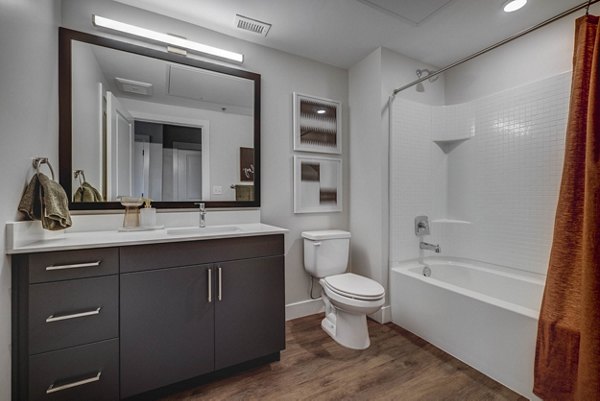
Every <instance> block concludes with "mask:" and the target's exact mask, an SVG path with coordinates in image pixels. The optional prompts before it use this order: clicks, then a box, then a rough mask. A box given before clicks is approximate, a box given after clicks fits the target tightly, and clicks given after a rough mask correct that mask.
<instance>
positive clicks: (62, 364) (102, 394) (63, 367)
mask: <svg viewBox="0 0 600 401" xmlns="http://www.w3.org/2000/svg"><path fill="white" fill-rule="evenodd" d="M118 369H119V341H118V340H109V341H102V342H99V343H94V344H89V345H84V346H80V347H73V348H68V349H64V350H60V351H52V352H45V353H43V354H38V355H33V356H31V357H29V397H28V399H29V400H32V401H33V400H36V401H37V400H48V401H50V400H51V401H67V400H68V401H83V400H85V401H115V400H118V399H119V382H118V380H119V370H118Z"/></svg>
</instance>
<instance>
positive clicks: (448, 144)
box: [433, 136, 471, 153]
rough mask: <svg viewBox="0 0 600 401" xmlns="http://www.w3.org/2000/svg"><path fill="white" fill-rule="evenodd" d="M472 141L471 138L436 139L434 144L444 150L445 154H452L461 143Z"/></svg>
mask: <svg viewBox="0 0 600 401" xmlns="http://www.w3.org/2000/svg"><path fill="white" fill-rule="evenodd" d="M469 139H471V137H470V136H466V137H464V138H455V139H434V140H433V142H435V144H436V145H437V146H439V147H440V149H442V151H443V152H444V153H450V152H451V151H453V150H454V149H455V148H456V147H457V146H458V145H460V144H461V143H463V142H465V141H468V140H469Z"/></svg>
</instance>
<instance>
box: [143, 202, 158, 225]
mask: <svg viewBox="0 0 600 401" xmlns="http://www.w3.org/2000/svg"><path fill="white" fill-rule="evenodd" d="M143 201H144V207H143V208H142V209H141V210H140V225H141V226H142V227H155V226H156V209H155V208H153V207H152V206H151V202H152V199H150V198H143Z"/></svg>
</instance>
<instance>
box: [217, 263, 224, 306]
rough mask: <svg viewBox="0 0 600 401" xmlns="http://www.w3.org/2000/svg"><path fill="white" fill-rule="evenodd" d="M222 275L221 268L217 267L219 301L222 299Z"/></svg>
mask: <svg viewBox="0 0 600 401" xmlns="http://www.w3.org/2000/svg"><path fill="white" fill-rule="evenodd" d="M222 273H223V272H222V269H221V266H219V294H218V297H219V301H220V300H221V299H223V277H222V276H223V274H222Z"/></svg>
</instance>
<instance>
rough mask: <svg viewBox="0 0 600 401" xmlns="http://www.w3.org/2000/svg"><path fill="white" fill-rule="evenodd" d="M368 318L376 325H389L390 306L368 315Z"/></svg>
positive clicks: (390, 317)
mask: <svg viewBox="0 0 600 401" xmlns="http://www.w3.org/2000/svg"><path fill="white" fill-rule="evenodd" d="M369 317H370V318H371V319H373V320H375V321H376V322H377V323H381V324H386V323H389V322H391V321H392V307H391V306H390V305H386V306H384V307H383V308H381V309H379V310H378V311H377V312H375V313H373V314H371V315H369Z"/></svg>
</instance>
